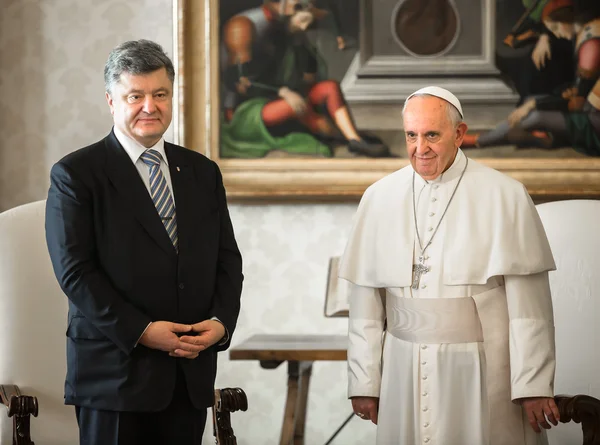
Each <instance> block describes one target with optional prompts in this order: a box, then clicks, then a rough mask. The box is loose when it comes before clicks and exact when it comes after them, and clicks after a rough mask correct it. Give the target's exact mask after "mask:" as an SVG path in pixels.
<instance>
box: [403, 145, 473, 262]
mask: <svg viewBox="0 0 600 445" xmlns="http://www.w3.org/2000/svg"><path fill="white" fill-rule="evenodd" d="M465 159H466V160H467V162H465V167H464V168H463V171H462V173H461V174H460V177H459V178H458V182H457V183H456V187H454V191H453V192H452V195H450V199H449V200H448V204H447V205H446V208H445V209H444V213H442V216H441V218H440V220H439V221H438V223H437V226H436V227H435V230H434V231H433V233H432V234H431V238H429V242H428V243H427V245H426V246H425V247H423V244H422V243H421V236H420V235H419V225H418V224H417V204H416V203H415V172H414V171H413V177H412V198H413V216H414V219H415V230H416V231H417V239H418V240H419V248H420V249H421V256H422V257H423V259H425V258H424V257H425V251H426V250H427V248H428V247H429V245H430V244H431V241H432V240H433V237H434V236H435V234H436V233H437V231H438V229H439V228H440V224H441V223H442V220H443V219H444V216H445V215H446V212H447V211H448V207H450V203H451V202H452V199H453V198H454V194H455V193H456V190H457V189H458V186H459V185H460V181H462V178H463V176H464V175H465V171H467V165H469V158H467V157H466V156H465ZM442 174H443V173H442Z"/></svg>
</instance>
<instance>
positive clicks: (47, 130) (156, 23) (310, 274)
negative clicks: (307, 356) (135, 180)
mask: <svg viewBox="0 0 600 445" xmlns="http://www.w3.org/2000/svg"><path fill="white" fill-rule="evenodd" d="M198 1H201V0H198ZM229 1H233V0H229ZM0 7H1V9H0V11H1V12H0V91H1V93H0V211H2V210H6V209H8V208H11V207H14V206H17V205H20V204H23V203H26V202H30V201H34V200H38V199H43V198H45V195H46V191H47V187H48V171H49V169H50V167H51V165H52V164H53V163H54V162H56V161H57V160H58V159H60V158H61V157H62V156H64V155H65V154H67V153H69V152H71V151H73V150H76V149H77V148H80V147H82V146H84V145H87V144H89V143H92V142H95V141H96V140H98V139H100V138H102V137H103V136H104V135H106V134H107V132H108V131H109V130H110V126H111V119H110V114H109V112H108V108H107V106H106V103H105V100H104V90H103V79H102V69H103V66H104V62H105V60H106V57H107V55H108V52H109V51H110V49H111V48H113V47H114V46H115V45H116V44H118V43H120V42H122V41H124V40H128V39H137V38H149V39H153V40H156V41H158V42H159V43H161V44H162V45H163V46H164V47H165V49H166V50H167V52H169V54H172V48H173V40H172V19H171V17H172V5H171V2H170V1H169V0H128V1H115V0H102V1H100V0H0ZM166 137H167V139H168V140H172V130H169V132H168V134H167V136H166ZM355 207H356V206H355V205H353V204H339V205H336V204H327V205H265V206H258V205H254V206H242V205H235V206H232V209H231V214H232V219H233V223H234V226H235V230H236V234H237V237H238V241H239V244H240V248H241V250H242V253H243V256H244V273H245V275H246V281H245V284H244V294H243V307H242V313H241V315H240V321H239V329H238V331H237V333H236V336H235V338H234V345H235V344H237V343H239V342H240V341H241V340H243V339H244V338H247V337H248V336H249V335H251V334H253V333H258V332H271V333H319V332H321V333H340V334H343V333H345V331H346V329H347V328H346V321H345V320H330V319H325V318H324V317H323V316H322V312H323V297H324V292H325V280H326V275H327V261H328V258H329V257H330V256H332V255H336V254H339V253H340V252H341V251H342V249H343V246H344V241H345V237H346V234H347V233H348V229H349V225H350V218H351V217H352V214H353V213H354V210H355ZM219 366H220V367H219V376H218V382H217V384H218V385H219V386H241V387H243V388H244V389H245V390H246V392H247V394H248V397H249V404H250V409H249V412H247V413H240V414H235V415H234V419H233V423H234V427H235V431H236V435H237V436H238V438H239V441H238V443H239V444H240V445H244V444H252V445H263V444H269V443H277V441H278V435H279V426H280V424H281V419H282V415H283V404H284V394H285V389H286V381H285V367H284V366H281V367H280V368H279V369H276V370H273V371H268V370H263V369H261V368H260V367H259V365H258V364H257V363H253V362H229V360H228V359H227V353H224V354H221V357H220V365H219ZM313 376H314V377H313V384H312V391H311V395H310V401H309V404H310V406H309V416H308V425H307V440H306V443H307V445H313V444H318V443H324V442H325V441H326V439H327V438H328V437H329V436H330V434H332V433H333V432H334V431H335V429H336V428H337V427H338V426H339V424H341V423H342V421H343V420H344V419H345V417H346V416H347V415H348V414H349V413H350V411H351V408H350V405H349V403H348V402H347V400H346V399H345V390H346V369H345V365H344V364H343V363H332V362H329V363H328V362H321V363H318V364H317V365H316V366H315V370H314V373H313ZM42 410H43V407H42ZM34 421H35V420H34ZM242 423H243V425H242ZM373 432H374V428H373V426H372V425H370V424H369V423H367V422H362V421H360V420H359V419H357V418H355V419H353V420H352V421H351V422H350V424H349V425H348V427H347V428H346V429H345V430H344V431H343V432H342V433H341V434H340V436H338V438H337V439H336V441H335V442H334V443H335V444H344V445H352V444H365V443H373V442H374V440H373V438H374V434H373ZM205 436H206V439H205V443H206V444H208V443H213V442H212V440H211V430H210V429H207V433H206V435H205Z"/></svg>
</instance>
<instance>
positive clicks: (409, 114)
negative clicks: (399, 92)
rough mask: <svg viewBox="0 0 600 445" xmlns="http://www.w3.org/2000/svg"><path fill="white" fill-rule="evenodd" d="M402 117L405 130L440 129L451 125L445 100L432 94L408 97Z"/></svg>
mask: <svg viewBox="0 0 600 445" xmlns="http://www.w3.org/2000/svg"><path fill="white" fill-rule="evenodd" d="M402 118H403V122H404V128H405V130H406V129H409V128H410V129H412V130H414V131H421V130H423V131H433V130H436V131H441V130H443V129H444V128H446V127H447V126H451V122H450V118H449V115H448V104H447V102H446V101H444V100H443V99H440V98H438V97H434V96H424V97H422V96H415V97H412V98H410V99H409V101H408V103H407V104H406V108H405V109H404V113H403V115H402Z"/></svg>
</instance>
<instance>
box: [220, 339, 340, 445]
mask: <svg viewBox="0 0 600 445" xmlns="http://www.w3.org/2000/svg"><path fill="white" fill-rule="evenodd" d="M347 342H348V337H347V336H345V335H270V334H260V335H254V336H252V337H250V338H249V339H248V340H246V341H245V342H243V343H242V344H240V345H238V346H236V347H235V348H232V349H231V350H230V352H229V358H230V359H231V360H258V361H260V366H261V367H263V368H265V369H275V368H277V367H278V366H279V365H280V364H281V363H283V362H285V361H287V362H288V389H287V399H286V402H285V412H284V415H283V425H282V428H281V438H280V440H279V444H280V445H290V444H293V445H304V427H305V424H306V406H307V401H308V385H309V382H310V375H311V372H312V364H313V362H315V361H318V360H336V361H345V360H346V348H347Z"/></svg>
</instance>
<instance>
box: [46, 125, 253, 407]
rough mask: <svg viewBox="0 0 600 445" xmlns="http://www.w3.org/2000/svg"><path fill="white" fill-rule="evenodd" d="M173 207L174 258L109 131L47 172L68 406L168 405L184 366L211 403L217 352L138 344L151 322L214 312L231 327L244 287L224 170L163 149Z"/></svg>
mask: <svg viewBox="0 0 600 445" xmlns="http://www.w3.org/2000/svg"><path fill="white" fill-rule="evenodd" d="M165 152H166V156H167V159H168V163H169V169H170V174H171V180H172V184H173V190H172V192H173V196H174V200H175V206H176V211H177V228H178V233H179V254H177V253H176V251H175V249H174V248H173V245H172V243H171V241H170V239H169V237H168V235H167V232H166V230H165V228H164V226H163V224H162V222H161V220H160V218H159V216H158V213H157V211H156V208H155V207H154V204H153V202H152V199H151V198H150V195H149V193H148V191H147V189H146V187H145V186H144V183H143V181H142V179H141V178H140V176H139V173H138V171H137V170H136V168H135V166H134V165H133V163H132V162H131V159H130V158H129V156H128V155H127V153H126V152H125V150H124V149H123V148H122V147H121V144H120V143H119V142H118V140H117V138H116V137H115V135H114V133H113V132H111V133H110V134H109V135H108V136H107V137H106V138H104V139H103V140H101V141H99V142H97V143H95V144H93V145H90V146H88V147H85V148H82V149H80V150H78V151H76V152H74V153H71V154H69V155H67V156H66V157H64V158H63V159H62V160H60V161H59V162H58V163H56V164H55V165H54V166H53V168H52V171H51V175H50V176H51V186H50V191H49V193H48V200H47V204H46V240H47V243H48V249H49V251H50V257H51V259H52V264H53V267H54V272H55V274H56V277H57V279H58V282H59V283H60V285H61V287H62V289H63V291H64V292H65V294H66V295H67V297H68V298H69V317H68V322H69V324H68V329H67V377H66V382H65V403H66V404H73V405H78V406H87V407H91V408H95V409H107V410H116V411H156V410H161V409H164V408H166V406H167V405H168V404H169V402H170V400H171V397H172V394H173V389H174V385H175V378H176V370H177V369H176V366H177V363H179V364H180V365H181V367H182V369H183V372H184V374H185V377H186V381H187V386H188V389H189V395H190V398H191V400H192V402H193V404H194V405H195V406H196V407H197V408H204V407H208V406H211V405H212V404H213V401H214V394H213V387H214V380H215V374H216V364H217V352H218V351H219V350H224V349H226V348H227V347H228V346H229V342H228V343H226V344H224V345H221V346H217V345H215V346H213V347H211V348H208V349H207V350H205V351H203V352H201V353H200V355H199V356H198V358H196V359H194V360H189V359H183V358H173V357H169V355H168V353H167V352H163V351H157V350H153V349H149V348H146V347H144V346H142V345H137V346H136V342H137V341H138V339H139V337H140V336H141V334H142V332H143V331H144V329H146V326H147V325H148V323H150V322H151V321H158V320H167V321H173V322H178V323H188V324H192V323H196V322H199V321H202V320H206V319H209V318H211V317H217V318H218V319H219V320H220V321H222V322H223V324H224V325H225V327H226V329H227V331H228V332H229V334H230V338H229V340H231V335H232V334H233V332H234V329H235V325H236V321H237V317H238V313H239V309H240V294H241V288H242V280H243V276H242V260H241V255H240V252H239V250H238V247H237V244H236V241H235V238H234V233H233V228H232V225H231V220H230V218H229V212H228V210H227V204H226V200H225V190H224V188H223V182H222V177H221V173H220V171H219V168H218V167H217V165H216V164H215V163H214V162H213V161H211V160H209V159H207V158H206V157H204V156H202V155H201V154H199V153H196V152H193V151H191V150H186V149H184V148H183V147H179V146H176V145H173V144H169V143H165Z"/></svg>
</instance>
